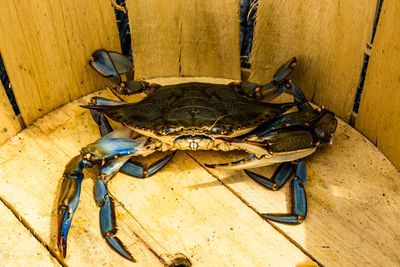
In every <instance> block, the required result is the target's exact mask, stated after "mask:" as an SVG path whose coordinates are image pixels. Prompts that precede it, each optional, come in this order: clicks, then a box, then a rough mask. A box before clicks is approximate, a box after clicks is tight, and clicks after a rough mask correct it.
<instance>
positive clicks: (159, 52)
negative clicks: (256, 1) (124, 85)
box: [127, 0, 240, 79]
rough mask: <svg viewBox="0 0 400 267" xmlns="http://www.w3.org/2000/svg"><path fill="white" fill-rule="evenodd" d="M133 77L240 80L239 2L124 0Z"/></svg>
mask: <svg viewBox="0 0 400 267" xmlns="http://www.w3.org/2000/svg"><path fill="white" fill-rule="evenodd" d="M127 7H128V11H129V13H128V14H129V20H130V27H131V32H132V50H133V58H134V65H135V76H136V78H137V79H144V78H152V77H167V76H210V77H221V78H232V79H239V78H240V52H239V21H238V18H239V15H238V12H239V1H237V0H224V1H211V0H206V1H195V0H190V1H186V0H180V1H173V2H171V1H167V0H161V1H160V0H151V1H143V0H131V1H127Z"/></svg>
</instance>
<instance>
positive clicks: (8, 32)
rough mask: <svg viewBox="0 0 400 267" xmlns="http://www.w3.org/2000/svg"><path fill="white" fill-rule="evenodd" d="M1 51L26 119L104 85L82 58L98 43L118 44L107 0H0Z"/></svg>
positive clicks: (114, 46)
mask: <svg viewBox="0 0 400 267" xmlns="http://www.w3.org/2000/svg"><path fill="white" fill-rule="evenodd" d="M0 39H1V42H0V51H1V54H2V57H3V59H4V64H5V66H6V70H7V73H8V75H9V77H10V80H11V82H12V84H13V90H14V93H15V97H16V100H17V102H18V105H19V108H20V110H21V115H22V118H23V120H24V122H25V123H26V124H27V125H28V124H31V123H32V122H33V121H34V120H35V119H37V118H38V117H40V116H42V115H43V114H46V113H47V112H49V111H50V110H52V109H54V108H55V107H58V106H60V105H62V104H64V103H67V102H69V101H71V100H73V99H76V98H77V97H79V96H82V95H85V94H87V93H89V92H91V91H94V90H98V89H99V88H102V87H104V80H102V79H99V77H98V75H97V74H95V73H94V71H93V70H91V69H90V67H89V66H88V64H87V60H88V58H89V56H90V54H91V53H92V52H93V51H94V50H96V49H99V48H102V47H103V48H107V49H110V50H119V49H120V48H119V47H120V45H119V39H118V32H117V27H116V21H115V14H114V9H113V8H112V7H111V4H110V1H109V0H102V1H97V0H88V1H79V0H73V1H51V0H44V1H28V0H4V1H0Z"/></svg>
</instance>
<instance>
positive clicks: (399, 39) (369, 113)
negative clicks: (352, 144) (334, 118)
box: [356, 1, 400, 169]
mask: <svg viewBox="0 0 400 267" xmlns="http://www.w3.org/2000/svg"><path fill="white" fill-rule="evenodd" d="M399 27H400V3H399V2H398V1H384V2H383V7H382V13H381V17H380V19H379V25H378V29H377V32H376V37H375V41H374V44H373V48H372V53H371V57H370V61H369V64H368V71H367V76H366V80H365V86H364V90H363V93H362V97H361V104H360V109H359V114H358V116H357V120H356V128H357V129H359V130H360V131H361V132H362V133H363V134H365V135H366V136H367V137H368V138H369V139H370V140H371V141H372V142H373V143H374V144H376V145H377V146H378V148H379V149H380V150H381V151H382V152H383V153H384V154H385V155H386V156H387V157H388V158H389V159H390V160H391V161H392V162H393V164H394V165H396V166H397V169H400V142H399V132H400V107H399V103H400V64H399V62H400V49H399V48H400V36H399V35H398V34H393V33H395V32H398V29H399Z"/></svg>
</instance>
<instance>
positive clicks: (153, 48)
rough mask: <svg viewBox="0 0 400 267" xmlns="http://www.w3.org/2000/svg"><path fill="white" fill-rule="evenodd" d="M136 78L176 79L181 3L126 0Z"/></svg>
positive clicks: (158, 0) (161, 0)
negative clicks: (171, 77) (168, 77)
mask: <svg viewBox="0 0 400 267" xmlns="http://www.w3.org/2000/svg"><path fill="white" fill-rule="evenodd" d="M126 5H127V8H128V15H129V25H130V29H131V35H132V55H133V61H134V65H135V78H136V79H144V78H149V77H162V76H179V64H180V63H179V55H180V44H179V43H180V34H179V31H180V22H179V21H180V14H179V7H180V1H169V0H129V1H127V3H126Z"/></svg>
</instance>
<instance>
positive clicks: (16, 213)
mask: <svg viewBox="0 0 400 267" xmlns="http://www.w3.org/2000/svg"><path fill="white" fill-rule="evenodd" d="M0 203H3V204H4V206H6V207H7V209H8V210H10V212H12V214H13V215H14V216H15V218H17V220H18V221H20V222H21V224H22V225H23V226H24V227H25V228H26V229H27V230H28V231H29V232H30V233H31V234H32V236H33V237H34V238H36V240H37V241H38V242H39V243H40V244H41V245H42V246H43V247H44V248H45V249H46V250H47V251H48V252H49V253H50V255H51V256H53V258H54V259H55V260H56V261H57V262H58V263H59V264H60V265H61V266H64V267H67V266H68V265H67V264H66V263H65V262H64V260H63V259H62V258H61V257H60V256H59V255H58V254H57V253H56V252H54V251H53V250H51V249H50V247H49V245H48V244H47V243H46V241H44V239H43V238H41V237H40V235H39V234H37V233H36V231H35V230H34V229H33V228H32V226H31V225H30V224H29V223H28V221H27V220H25V219H24V217H22V216H21V214H20V213H19V212H18V211H17V210H16V209H15V208H14V207H13V206H12V205H11V204H10V203H9V202H7V201H6V200H5V199H4V198H3V197H2V196H0ZM14 234H15V233H14Z"/></svg>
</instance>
